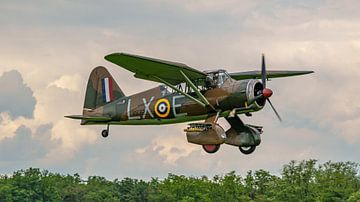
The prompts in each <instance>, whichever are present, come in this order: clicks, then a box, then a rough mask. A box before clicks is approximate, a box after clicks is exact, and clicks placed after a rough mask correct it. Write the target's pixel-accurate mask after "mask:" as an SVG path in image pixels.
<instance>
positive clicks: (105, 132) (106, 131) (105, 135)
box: [101, 124, 110, 138]
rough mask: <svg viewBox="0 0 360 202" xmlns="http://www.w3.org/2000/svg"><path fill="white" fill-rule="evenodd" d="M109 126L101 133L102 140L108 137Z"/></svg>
mask: <svg viewBox="0 0 360 202" xmlns="http://www.w3.org/2000/svg"><path fill="white" fill-rule="evenodd" d="M109 126H110V124H108V125H107V127H106V129H104V130H103V131H101V136H103V137H104V138H105V137H107V136H109Z"/></svg>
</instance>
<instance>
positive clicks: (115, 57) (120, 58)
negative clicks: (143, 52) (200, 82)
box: [105, 53, 206, 85]
mask: <svg viewBox="0 0 360 202" xmlns="http://www.w3.org/2000/svg"><path fill="white" fill-rule="evenodd" d="M105 59H106V60H108V61H110V62H112V63H114V64H117V65H119V66H121V67H123V68H125V69H127V70H129V71H131V72H134V73H135V75H134V76H135V77H136V78H140V79H145V80H150V81H156V82H161V81H159V79H158V78H160V79H162V80H164V81H166V82H168V83H170V84H172V85H176V84H179V83H182V82H184V81H185V80H184V78H183V76H182V75H181V73H180V71H182V72H183V73H184V74H186V76H187V77H188V78H189V79H190V80H191V81H194V80H197V79H202V78H205V77H206V74H205V73H203V72H201V71H198V70H196V69H194V68H191V67H189V66H187V65H185V64H182V63H177V62H170V61H165V60H160V59H155V58H149V57H144V56H138V55H130V54H127V53H113V54H110V55H107V56H105Z"/></svg>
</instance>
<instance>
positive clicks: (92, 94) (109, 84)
mask: <svg viewBox="0 0 360 202" xmlns="http://www.w3.org/2000/svg"><path fill="white" fill-rule="evenodd" d="M124 96H125V94H124V93H123V92H122V90H121V89H120V87H119V86H118V84H117V83H116V82H115V80H114V79H113V78H112V76H111V75H110V73H109V72H108V70H107V69H106V68H105V67H102V66H99V67H96V68H94V69H93V70H92V71H91V73H90V77H89V80H88V83H87V87H86V93H85V101H84V109H96V108H98V107H101V106H104V105H105V104H107V103H110V102H112V101H114V100H116V99H119V98H121V97H124Z"/></svg>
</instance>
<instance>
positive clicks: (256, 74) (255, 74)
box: [229, 70, 314, 80]
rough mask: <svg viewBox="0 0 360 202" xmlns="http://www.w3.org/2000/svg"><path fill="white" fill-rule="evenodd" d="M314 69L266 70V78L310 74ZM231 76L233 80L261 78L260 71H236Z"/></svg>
mask: <svg viewBox="0 0 360 202" xmlns="http://www.w3.org/2000/svg"><path fill="white" fill-rule="evenodd" d="M311 73H314V71H284V70H280V71H278V70H272V71H267V72H266V75H267V78H280V77H289V76H299V75H304V74H311ZM229 75H230V76H231V78H233V79H235V80H244V79H261V71H247V72H237V73H230V74H229Z"/></svg>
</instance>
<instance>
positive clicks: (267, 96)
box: [261, 54, 282, 121]
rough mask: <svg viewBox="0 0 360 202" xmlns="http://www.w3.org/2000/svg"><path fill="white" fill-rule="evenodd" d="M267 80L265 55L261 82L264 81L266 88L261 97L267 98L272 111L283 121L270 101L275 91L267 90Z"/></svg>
mask: <svg viewBox="0 0 360 202" xmlns="http://www.w3.org/2000/svg"><path fill="white" fill-rule="evenodd" d="M266 80H267V73H266V65H265V56H264V54H262V58H261V81H262V84H263V87H264V88H263V90H262V94H261V97H262V98H265V99H266V100H267V101H268V102H269V104H270V106H271V108H272V110H273V111H274V112H275V114H276V116H277V118H278V119H279V121H282V119H281V117H280V115H279V113H278V112H277V111H276V109H275V107H274V105H273V104H272V103H271V101H270V97H271V96H272V94H273V91H272V90H271V89H270V88H266Z"/></svg>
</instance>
